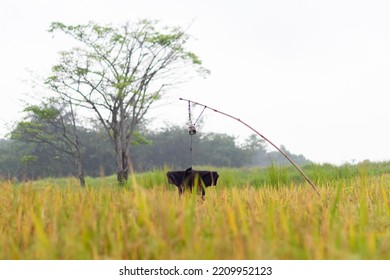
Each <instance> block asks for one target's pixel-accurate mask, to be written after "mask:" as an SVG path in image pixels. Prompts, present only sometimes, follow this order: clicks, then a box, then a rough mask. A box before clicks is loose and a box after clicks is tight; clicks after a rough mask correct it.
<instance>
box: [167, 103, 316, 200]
mask: <svg viewBox="0 0 390 280" xmlns="http://www.w3.org/2000/svg"><path fill="white" fill-rule="evenodd" d="M180 100H182V101H186V102H188V115H189V129H188V133H189V135H190V167H189V168H188V169H187V170H185V171H170V172H168V173H167V176H168V181H169V183H170V184H174V185H176V186H177V187H178V189H179V194H182V193H183V192H184V190H185V189H187V188H189V189H190V190H191V191H192V189H193V187H194V186H195V184H198V186H197V187H198V188H200V189H201V191H202V196H204V195H205V187H209V186H215V185H216V184H217V179H218V176H219V175H218V173H217V172H215V171H197V170H193V169H192V136H193V135H195V134H196V127H195V125H196V123H197V121H198V120H199V118H200V116H201V115H202V114H203V112H204V110H206V109H210V110H212V111H214V112H216V113H219V114H222V115H224V116H226V117H229V118H232V119H234V120H236V121H238V122H240V123H242V124H243V125H245V126H246V127H248V128H249V129H251V130H252V131H253V132H255V133H256V134H257V135H259V136H260V137H261V138H263V139H264V140H265V141H267V142H268V143H269V144H271V145H272V146H273V147H274V148H275V149H276V150H277V151H278V152H280V153H281V154H282V155H283V156H284V157H285V158H286V159H287V160H288V161H289V162H290V163H291V164H292V165H293V166H294V167H295V168H296V169H297V170H298V171H299V173H300V174H301V175H302V176H303V177H304V178H305V180H306V181H307V182H308V183H309V184H310V186H311V187H312V188H313V190H314V191H315V192H316V193H317V194H318V196H320V197H321V195H320V192H319V191H318V189H317V187H316V186H315V185H314V183H313V182H312V181H311V180H310V178H309V177H308V176H307V175H306V174H305V173H304V172H303V170H302V169H301V168H299V166H298V165H297V164H296V163H295V162H294V161H293V160H292V159H291V158H290V157H289V156H288V155H287V154H286V153H285V152H284V151H282V150H281V149H280V148H278V147H277V146H276V145H275V144H274V143H272V142H271V141H270V140H269V139H267V138H266V137H265V136H264V135H262V134H261V133H260V132H258V131H257V130H255V129H254V128H253V127H251V126H250V125H248V124H247V123H245V122H243V121H242V120H240V119H239V118H236V117H234V116H232V115H229V114H226V113H224V112H221V111H218V110H216V109H213V108H211V107H208V106H206V105H203V104H200V103H198V102H195V101H191V100H188V99H184V98H180ZM191 104H195V105H199V106H203V111H202V112H201V113H200V115H199V117H198V118H197V120H196V121H195V122H194V123H193V122H192V118H191Z"/></svg>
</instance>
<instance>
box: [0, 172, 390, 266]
mask: <svg viewBox="0 0 390 280" xmlns="http://www.w3.org/2000/svg"><path fill="white" fill-rule="evenodd" d="M272 168H274V169H272ZM316 168H317V170H315V168H312V169H310V170H311V171H310V174H309V176H311V177H312V178H314V180H315V182H316V184H317V186H318V188H319V191H320V193H321V197H318V196H317V194H316V193H315V192H314V191H313V190H312V189H311V187H310V186H309V185H308V184H307V183H305V182H303V181H300V180H299V179H298V180H296V179H294V178H292V177H293V176H292V175H290V170H288V169H282V168H281V169H275V167H271V168H268V169H265V170H263V171H262V172H263V173H262V175H261V174H260V173H261V172H260V171H258V170H257V171H256V170H254V171H253V170H252V171H250V170H246V169H239V170H233V169H222V170H218V169H217V170H218V171H219V173H220V176H221V177H220V181H219V182H218V185H217V187H210V188H207V193H206V199H205V200H202V199H201V198H200V197H199V196H197V195H191V194H186V195H185V196H184V197H182V198H179V196H178V194H177V190H176V188H175V187H172V186H169V185H168V184H167V182H166V179H165V172H166V170H155V171H153V172H149V173H144V174H137V175H136V176H134V177H133V178H132V182H130V183H129V186H125V187H118V186H116V185H115V182H114V179H113V177H112V178H110V177H107V178H106V177H102V178H97V179H91V178H90V179H88V187H86V188H84V189H82V188H80V187H79V186H78V182H77V179H75V178H66V179H46V180H40V181H36V182H25V183H12V182H2V183H0V259H38V260H42V259H44V260H46V259H50V260H51V259H73V260H82V259H114V260H122V259H142V260H143V259H167V260H170V259H189V260H193V259H200V260H209V259H212V260H214V259H289V260H295V259H299V260H301V259H320V260H322V259H366V260H369V259H390V200H389V198H390V174H387V173H386V172H384V173H382V174H377V172H371V171H372V170H373V169H372V168H371V169H370V168H361V167H359V168H358V169H356V172H355V171H353V172H352V171H351V172H349V173H348V176H347V175H345V174H347V173H346V172H344V173H343V174H344V175H345V176H339V177H337V176H331V175H329V176H328V175H326V174H329V170H327V169H326V168H324V167H321V166H319V167H316ZM374 169H375V168H374ZM351 170H352V169H351ZM354 170H355V169H354ZM375 170H376V169H375ZM308 172H309V171H308ZM315 172H317V176H316V175H315ZM257 173H258V177H259V178H257V177H256V174H257ZM292 173H293V172H292ZM261 176H263V177H261ZM256 178H257V179H258V180H257V181H256ZM261 178H264V180H262V179H261ZM267 178H268V179H267Z"/></svg>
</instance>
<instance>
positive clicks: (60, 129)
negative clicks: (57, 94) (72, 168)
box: [11, 98, 85, 187]
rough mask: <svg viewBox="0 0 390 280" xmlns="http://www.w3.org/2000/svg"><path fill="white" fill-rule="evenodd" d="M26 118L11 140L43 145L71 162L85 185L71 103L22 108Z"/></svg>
mask: <svg viewBox="0 0 390 280" xmlns="http://www.w3.org/2000/svg"><path fill="white" fill-rule="evenodd" d="M24 111H25V112H27V113H28V115H27V117H26V119H25V120H24V121H21V122H19V123H18V124H17V126H16V128H15V129H14V130H13V131H12V133H11V137H12V138H13V139H17V140H20V141H24V142H33V143H38V144H47V145H49V146H51V147H53V148H54V149H55V150H57V151H59V152H62V153H64V154H65V155H67V157H68V158H69V159H70V160H72V161H74V163H75V165H76V168H77V176H78V178H79V181H80V185H81V186H82V187H84V186H85V178H84V168H83V161H82V160H83V149H82V146H81V143H80V139H79V134H78V128H77V120H76V112H75V109H74V106H73V104H72V100H65V99H53V98H50V99H47V100H46V101H43V102H42V103H41V104H40V105H30V106H27V107H26V108H25V109H24Z"/></svg>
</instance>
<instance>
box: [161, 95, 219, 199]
mask: <svg viewBox="0 0 390 280" xmlns="http://www.w3.org/2000/svg"><path fill="white" fill-rule="evenodd" d="M205 109H206V107H205V108H203V111H202V112H201V113H200V115H199V117H198V118H197V119H196V121H195V122H192V117H191V101H189V100H188V134H189V135H190V148H189V151H190V167H189V168H187V169H186V170H185V171H169V172H168V173H167V176H168V182H169V183H170V184H173V185H175V186H176V187H177V188H178V190H179V195H182V194H183V192H184V191H185V190H190V191H191V192H192V190H193V189H194V188H195V189H196V191H198V192H200V193H201V194H202V197H203V198H204V196H205V195H206V190H205V189H206V188H207V187H210V186H215V185H216V184H217V180H218V177H219V175H218V173H217V172H216V171H205V170H193V169H192V137H193V136H194V135H195V134H196V126H195V125H196V123H197V122H198V120H199V119H200V117H201V116H202V114H203V112H204V110H205Z"/></svg>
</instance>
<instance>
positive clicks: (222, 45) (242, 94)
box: [0, 0, 390, 164]
mask: <svg viewBox="0 0 390 280" xmlns="http://www.w3.org/2000/svg"><path fill="white" fill-rule="evenodd" d="M389 8H390V3H389V2H388V1H380V0H374V1H352V0H345V1H326V2H320V1H287V0H280V1H249V0H244V1H220V0H218V1H185V2H184V1H178V0H171V1H156V0H147V1H123V0H112V1H103V0H98V1H94V2H93V3H92V4H91V2H89V1H74V0H70V1H62V0H59V1H55V2H53V1H49V0H39V1H27V0H18V1H11V0H4V1H2V2H1V4H0V24H1V26H2V29H1V31H0V32H1V33H0V34H1V44H0V50H1V51H0V61H1V66H0V75H1V80H0V90H1V99H2V102H1V104H0V112H1V113H0V126H1V131H0V132H1V134H2V136H4V135H5V134H6V133H7V132H8V131H9V130H8V129H9V128H10V127H11V126H12V123H13V122H15V121H17V120H19V119H20V117H21V110H22V108H23V106H24V102H25V101H26V100H31V101H34V100H37V99H38V100H39V98H40V95H39V94H41V93H43V90H42V89H40V88H39V87H35V88H33V87H32V83H31V82H30V81H31V80H32V79H33V76H32V75H31V71H32V72H33V73H34V75H39V76H45V75H47V73H49V71H50V67H51V66H52V65H53V64H55V63H56V58H57V52H58V51H59V50H65V49H68V48H70V47H71V46H72V45H71V44H70V42H69V41H64V38H63V37H61V36H55V37H54V38H52V35H51V34H49V33H48V32H46V31H47V29H48V28H49V25H50V23H51V22H52V21H63V22H65V23H67V24H78V23H86V22H88V21H90V20H92V21H96V22H102V23H115V24H116V23H123V22H125V21H129V20H130V21H132V20H135V19H138V18H150V19H160V20H161V21H162V22H163V23H165V24H167V25H180V26H183V27H186V26H188V33H190V34H192V35H193V36H194V37H195V38H196V40H193V43H192V46H191V47H192V49H193V50H194V52H196V53H197V54H198V55H199V56H200V58H201V59H202V61H203V63H204V66H205V67H207V68H208V69H210V70H211V75H210V76H209V77H208V78H207V79H201V78H199V79H195V80H193V81H191V82H190V83H187V84H183V85H180V86H179V87H177V88H176V89H175V90H174V91H171V92H170V93H169V96H168V97H167V98H166V99H163V100H162V101H160V102H159V104H156V105H155V107H154V110H152V111H151V112H150V114H149V117H150V118H151V119H152V120H153V121H152V122H151V123H152V125H153V126H155V127H157V128H158V127H164V126H165V125H166V124H167V123H173V124H184V123H185V122H186V120H187V112H186V109H187V108H186V104H185V103H183V102H181V101H179V100H178V98H179V97H185V98H189V99H194V100H196V101H199V102H201V103H205V104H207V105H209V106H211V107H215V108H217V109H220V110H222V111H225V112H227V113H231V114H233V115H235V116H237V117H239V118H241V119H242V120H245V121H246V122H248V123H249V124H251V125H252V126H254V127H255V128H256V129H258V130H259V131H261V132H262V133H263V134H264V135H265V136H267V137H269V138H270V139H272V140H273V141H274V142H275V143H276V144H277V145H278V146H279V145H285V146H286V148H287V149H288V150H290V151H292V152H294V153H296V154H303V155H304V156H305V157H307V158H308V159H310V160H313V161H315V162H331V163H337V164H341V163H344V162H351V161H353V160H355V161H361V160H364V159H369V160H372V161H376V160H390V149H388V143H390V130H389V129H388V121H389V120H390V110H388V97H387V96H388V92H389V90H390V84H389V83H388V78H389V77H390V55H389V50H390V34H389V32H388V26H390V18H389V17H388V11H389ZM200 109H201V108H198V110H200ZM203 122H204V125H203V128H202V129H204V130H205V131H216V132H223V133H230V134H233V135H234V136H239V137H242V139H244V138H245V137H246V136H248V135H249V134H250V133H251V132H250V131H249V130H248V129H247V128H245V127H243V126H242V125H240V124H239V123H236V122H234V121H232V120H229V119H226V118H224V117H222V116H219V115H217V114H215V113H213V112H206V114H205V116H204V119H203Z"/></svg>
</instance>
